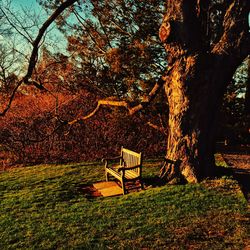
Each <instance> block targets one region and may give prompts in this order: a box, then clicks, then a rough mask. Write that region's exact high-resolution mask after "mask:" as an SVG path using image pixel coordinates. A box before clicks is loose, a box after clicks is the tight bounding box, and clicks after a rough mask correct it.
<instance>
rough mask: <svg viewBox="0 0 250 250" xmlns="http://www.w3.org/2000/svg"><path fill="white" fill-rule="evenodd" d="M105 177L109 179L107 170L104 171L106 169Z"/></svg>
mask: <svg viewBox="0 0 250 250" xmlns="http://www.w3.org/2000/svg"><path fill="white" fill-rule="evenodd" d="M105 177H106V181H109V174H108V172H107V171H106V169H105Z"/></svg>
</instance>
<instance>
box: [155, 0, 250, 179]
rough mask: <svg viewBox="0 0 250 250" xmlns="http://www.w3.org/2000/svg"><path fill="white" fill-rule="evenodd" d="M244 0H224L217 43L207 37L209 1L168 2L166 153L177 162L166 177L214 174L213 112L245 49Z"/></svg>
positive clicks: (164, 35) (246, 7)
mask: <svg viewBox="0 0 250 250" xmlns="http://www.w3.org/2000/svg"><path fill="white" fill-rule="evenodd" d="M211 2H212V1H210V4H211ZM247 2H248V1H247V0H245V1H237V0H235V1H232V0H231V1H225V3H224V2H223V5H222V6H223V7H224V21H223V29H224V30H223V29H222V30H223V31H222V32H221V31H220V32H221V34H219V39H217V41H216V43H215V41H212V40H211V39H210V38H209V37H208V35H209V33H210V32H208V30H207V29H208V25H209V23H208V21H209V18H208V16H207V13H208V10H209V1H199V0H171V1H167V3H166V5H167V6H166V7H167V10H166V15H165V18H164V21H163V23H162V26H161V29H160V38H161V40H162V41H163V42H164V44H165V49H166V51H167V53H168V58H167V60H168V71H167V73H166V76H165V81H166V83H165V93H166V96H167V99H168V105H169V136H168V144H167V145H168V146H167V153H166V157H167V158H169V159H171V160H174V161H176V162H178V163H179V164H176V165H175V167H174V168H172V169H171V171H169V172H168V176H167V179H168V180H171V179H174V178H176V177H179V176H180V175H181V176H183V177H184V178H185V179H186V180H187V181H188V182H197V181H199V180H200V179H202V178H204V177H207V176H211V175H213V174H214V173H215V163H214V145H215V132H216V127H217V124H216V121H217V119H216V117H217V114H218V112H217V111H218V109H219V106H220V104H221V101H222V97H223V93H224V91H225V88H226V86H227V84H228V83H229V82H230V79H231V78H232V76H233V74H234V72H235V70H236V68H237V66H238V65H239V64H240V63H241V62H242V60H243V59H244V58H245V56H246V55H247V52H248V51H247V49H244V48H247V45H246V40H247V36H248V24H247V19H248V18H247V16H248V14H247V13H248V11H249V3H247ZM221 25H222V23H221ZM218 32H219V31H218ZM212 42H214V44H212ZM166 171H167V170H166Z"/></svg>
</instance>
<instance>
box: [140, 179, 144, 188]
mask: <svg viewBox="0 0 250 250" xmlns="http://www.w3.org/2000/svg"><path fill="white" fill-rule="evenodd" d="M140 183H141V190H143V189H144V185H143V182H142V180H140Z"/></svg>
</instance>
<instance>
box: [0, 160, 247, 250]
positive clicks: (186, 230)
mask: <svg viewBox="0 0 250 250" xmlns="http://www.w3.org/2000/svg"><path fill="white" fill-rule="evenodd" d="M143 171H144V178H146V179H149V178H152V177H154V176H155V175H156V174H157V173H158V171H159V163H157V162H146V163H145V164H144V168H143ZM100 180H104V173H103V166H102V165H98V164H71V165H40V166H33V167H23V168H17V169H12V170H9V171H8V172H4V173H1V174H0V202H1V204H0V249H141V248H145V249H243V247H244V245H246V244H247V239H249V231H250V228H249V219H248V218H247V216H246V207H247V204H246V201H245V199H244V197H243V195H242V193H241V192H240V190H239V189H238V186H237V185H236V183H235V181H233V180H224V179H220V180H214V181H206V182H204V183H201V184H195V185H191V184H188V185H175V186H173V185H172V186H171V185H166V186H162V187H156V188H150V189H147V190H145V191H142V192H135V193H131V194H128V195H126V196H119V197H113V198H102V197H99V198H95V199H88V197H87V196H86V195H84V194H83V192H82V185H85V184H91V183H94V182H97V181H100ZM248 243H249V242H248Z"/></svg>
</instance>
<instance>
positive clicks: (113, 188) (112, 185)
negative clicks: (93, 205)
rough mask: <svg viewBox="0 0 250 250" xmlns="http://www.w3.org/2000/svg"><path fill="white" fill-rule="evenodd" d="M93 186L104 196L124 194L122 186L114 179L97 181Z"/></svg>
mask: <svg viewBox="0 0 250 250" xmlns="http://www.w3.org/2000/svg"><path fill="white" fill-rule="evenodd" d="M93 186H94V188H96V189H97V190H98V192H100V193H101V195H102V196H104V197H110V196H116V195H122V188H121V187H120V186H119V185H118V184H117V183H116V182H114V181H104V182H97V183H95V184H93Z"/></svg>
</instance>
